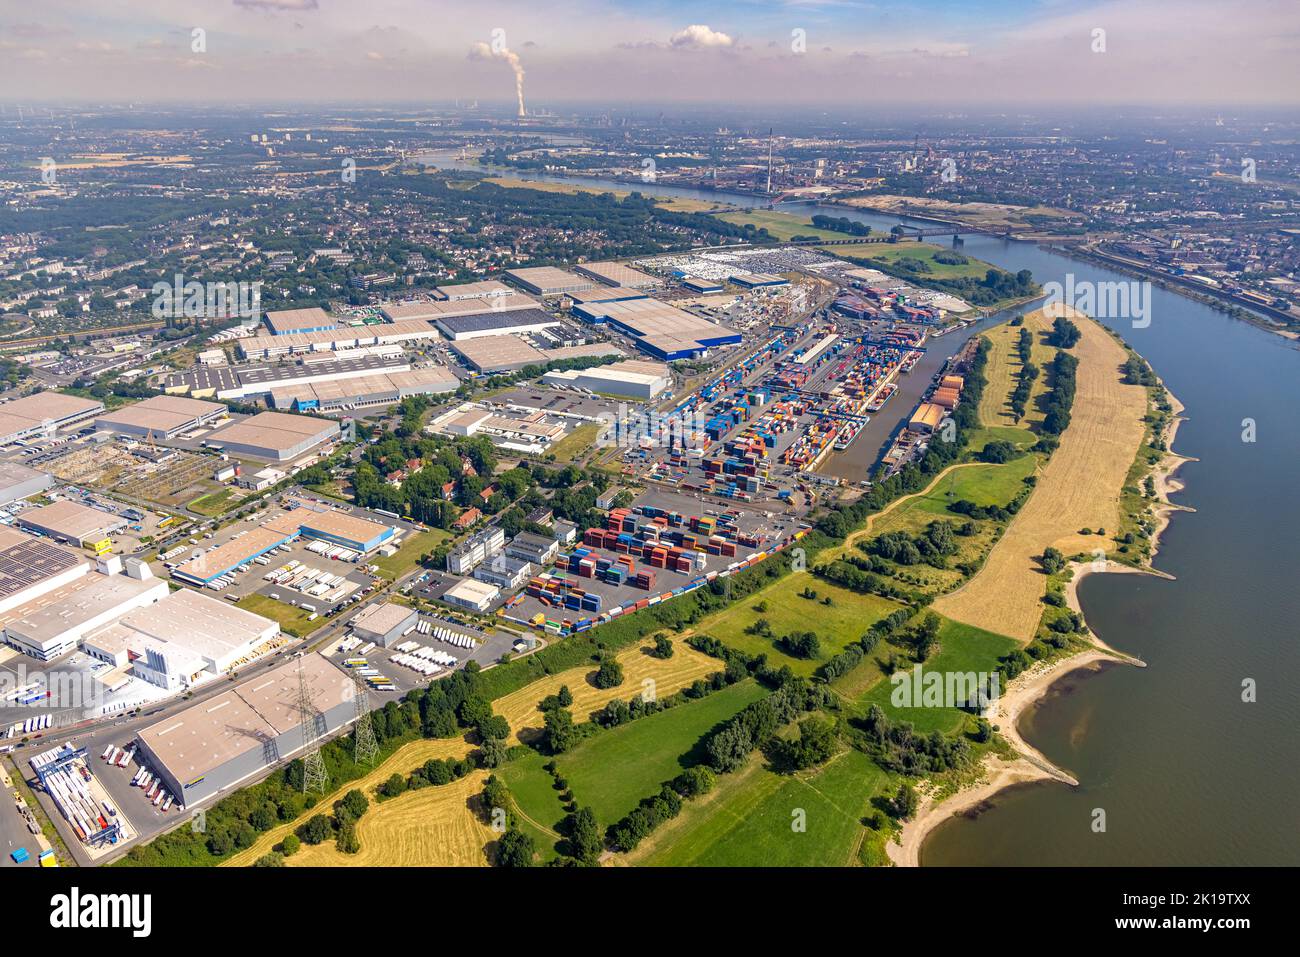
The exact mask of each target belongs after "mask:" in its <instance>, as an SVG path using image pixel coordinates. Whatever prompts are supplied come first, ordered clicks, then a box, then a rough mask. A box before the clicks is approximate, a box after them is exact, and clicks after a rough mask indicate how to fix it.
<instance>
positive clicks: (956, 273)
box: [834, 236, 992, 279]
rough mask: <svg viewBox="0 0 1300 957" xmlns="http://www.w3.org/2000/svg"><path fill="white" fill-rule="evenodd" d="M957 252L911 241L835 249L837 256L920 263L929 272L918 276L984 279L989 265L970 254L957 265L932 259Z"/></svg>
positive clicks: (920, 277) (888, 261)
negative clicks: (941, 254)
mask: <svg viewBox="0 0 1300 957" xmlns="http://www.w3.org/2000/svg"><path fill="white" fill-rule="evenodd" d="M840 238H841V239H842V238H843V236H841V237H840ZM956 251H957V250H953V249H949V248H948V247H946V246H936V245H934V244H933V243H918V242H913V241H910V240H905V241H903V242H898V243H889V244H880V245H875V244H869V243H864V244H863V245H861V246H841V247H836V248H835V249H834V252H835V253H836V254H837V255H843V256H855V257H862V258H867V259H876V260H879V261H881V262H886V263H894V264H897V263H899V262H900V261H901V260H905V259H913V260H917V261H920V262H923V263H925V264H926V265H927V266H929V272H921V273H917V274H916V276H917V278H918V279H965V278H971V279H983V278H984V276H985V274H986V273H987V272H988V271H989V269H991V268H992V267H991V266H990V265H989V264H988V263H986V262H984V261H983V260H980V259H975V258H974V257H972V256H966V262H964V263H962V264H960V265H950V264H948V263H940V262H936V261H935V258H934V257H935V256H936V255H937V254H938V253H952V252H956ZM962 255H965V254H964V253H963V254H962Z"/></svg>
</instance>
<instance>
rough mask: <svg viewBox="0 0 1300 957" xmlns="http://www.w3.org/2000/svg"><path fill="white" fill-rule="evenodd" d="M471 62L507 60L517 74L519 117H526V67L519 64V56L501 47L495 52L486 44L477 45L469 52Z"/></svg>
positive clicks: (516, 95) (516, 94) (516, 87)
mask: <svg viewBox="0 0 1300 957" xmlns="http://www.w3.org/2000/svg"><path fill="white" fill-rule="evenodd" d="M469 57H470V59H471V60H505V61H506V62H507V63H508V64H510V69H511V70H513V71H514V74H515V99H517V100H518V101H519V115H520V116H523V115H524V66H523V64H522V63H520V62H519V54H517V53H515V52H514V51H513V50H508V49H506V48H505V47H501V48H500V49H499V50H494V49H493V48H492V47H490V46H488V45H487V44H486V43H476V44H474V46H473V47H472V48H471V49H470V51H469Z"/></svg>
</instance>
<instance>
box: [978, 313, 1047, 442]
mask: <svg viewBox="0 0 1300 957" xmlns="http://www.w3.org/2000/svg"><path fill="white" fill-rule="evenodd" d="M1050 325H1051V322H1050V320H1048V319H1045V318H1044V317H1043V313H1042V310H1037V311H1035V312H1031V313H1029V314H1028V315H1027V316H1025V323H1024V325H1023V326H1012V325H1009V324H1007V323H1002V324H1001V325H999V326H994V327H993V328H992V329H989V330H988V331H987V332H985V333H984V338H986V339H988V340H989V342H990V344H991V345H992V348H991V349H990V350H989V353H988V365H987V366H986V367H985V369H984V375H985V378H986V379H987V380H988V384H987V385H986V386H985V387H984V393H983V395H981V396H980V406H979V418H980V422H982V423H983V424H984V425H986V426H992V427H997V426H1004V427H1007V426H1028V425H1032V424H1035V423H1038V422H1042V421H1043V413H1042V411H1041V410H1040V409H1039V408H1038V398H1039V396H1041V395H1042V394H1043V393H1044V392H1046V391H1047V376H1046V371H1047V370H1046V366H1047V363H1049V362H1051V361H1052V356H1053V355H1054V353H1055V350H1054V349H1053V348H1052V347H1051V346H1049V345H1048V344H1047V343H1046V342H1045V341H1044V338H1043V337H1044V336H1045V335H1046V334H1047V331H1048V329H1049V328H1050ZM1021 329H1028V330H1029V331H1030V332H1031V333H1033V336H1034V345H1033V348H1032V349H1031V351H1030V357H1029V358H1030V361H1031V362H1032V363H1034V365H1036V366H1038V378H1037V379H1035V380H1034V384H1033V385H1032V386H1031V387H1030V390H1029V401H1028V402H1027V403H1026V404H1025V415H1024V418H1020V419H1017V418H1016V415H1015V413H1014V412H1012V411H1011V393H1012V392H1014V391H1015V388H1016V383H1017V382H1018V381H1019V377H1020V369H1021V367H1022V366H1023V363H1022V362H1021V361H1020V353H1019V351H1018V350H1017V346H1018V344H1019V342H1020V330H1021Z"/></svg>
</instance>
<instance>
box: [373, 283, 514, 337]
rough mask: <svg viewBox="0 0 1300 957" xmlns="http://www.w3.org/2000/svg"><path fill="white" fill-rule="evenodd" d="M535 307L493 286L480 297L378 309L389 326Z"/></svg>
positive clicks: (390, 304) (380, 328) (388, 305)
mask: <svg viewBox="0 0 1300 957" xmlns="http://www.w3.org/2000/svg"><path fill="white" fill-rule="evenodd" d="M498 285H499V284H498ZM449 288H455V287H449ZM536 308H537V300H536V299H534V298H532V297H531V296H525V295H524V294H523V293H522V292H517V291H515V290H514V289H509V288H508V287H507V289H506V292H504V293H501V292H499V291H497V290H496V289H495V288H494V289H492V290H490V291H489V292H488V293H487V294H486V295H481V296H465V297H457V298H454V299H453V298H450V297H449V298H446V299H442V298H439V299H434V300H424V301H418V302H386V303H384V304H383V305H382V306H381V307H380V310H379V311H380V313H381V314H382V315H383V316H384V318H385V319H387V320H388V321H389V323H390V324H392V325H402V324H405V323H412V322H422V323H425V324H426V326H427V324H428V323H430V322H432V321H433V320H435V319H449V318H451V317H452V316H475V315H479V314H481V313H485V312H514V311H516V310H520V309H536ZM386 328H387V327H386V326H382V325H380V326H370V327H368V329H369V330H371V331H378V332H383V331H384V330H385V329H386Z"/></svg>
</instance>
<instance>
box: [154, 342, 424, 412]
mask: <svg viewBox="0 0 1300 957" xmlns="http://www.w3.org/2000/svg"><path fill="white" fill-rule="evenodd" d="M374 348H376V349H383V348H385V347H383V346H376V347H374ZM395 348H396V349H397V352H396V354H392V353H388V354H381V355H371V354H365V353H362V354H348V355H346V356H345V355H343V354H340V353H332V352H329V353H321V354H319V355H316V356H313V355H307V356H305V357H303V358H302V359H301V360H297V361H289V362H281V363H274V364H271V363H259V364H255V365H246V366H231V367H225V368H211V369H201V368H200V369H189V370H187V371H185V372H176V373H173V374H171V375H169V376H168V377H167V379H166V380H165V382H164V384H163V388H164V391H166V392H168V393H171V394H177V395H183V394H188V395H190V396H191V397H194V398H205V397H208V396H215V397H216V398H218V399H250V398H265V397H266V396H269V395H271V394H272V393H274V392H276V391H277V390H282V389H293V388H298V387H301V386H309V385H316V384H317V383H334V382H346V381H348V380H350V379H363V378H368V377H370V376H376V375H386V374H388V373H392V372H407V371H409V370H410V368H411V362H410V359H408V358H407V357H406V355H405V353H404V352H402V349H401V347H400V346H398V347H395Z"/></svg>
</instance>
